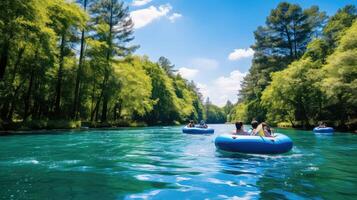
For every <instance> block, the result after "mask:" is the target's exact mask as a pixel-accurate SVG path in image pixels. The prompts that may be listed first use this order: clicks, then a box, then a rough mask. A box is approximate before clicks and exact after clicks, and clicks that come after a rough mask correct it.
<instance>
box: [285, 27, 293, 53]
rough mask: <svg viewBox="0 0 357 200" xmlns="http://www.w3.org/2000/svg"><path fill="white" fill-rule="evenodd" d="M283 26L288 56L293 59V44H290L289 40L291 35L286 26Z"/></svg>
mask: <svg viewBox="0 0 357 200" xmlns="http://www.w3.org/2000/svg"><path fill="white" fill-rule="evenodd" d="M284 28H285V33H286V36H287V37H288V43H289V50H290V58H291V60H293V59H294V53H293V44H292V41H291V36H290V33H289V30H288V28H287V27H286V26H284Z"/></svg>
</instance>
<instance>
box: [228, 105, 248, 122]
mask: <svg viewBox="0 0 357 200" xmlns="http://www.w3.org/2000/svg"><path fill="white" fill-rule="evenodd" d="M247 113H248V106H247V105H246V104H245V103H238V104H237V105H236V106H235V107H234V108H233V109H232V111H231V113H230V116H231V118H230V119H229V121H231V122H236V121H242V122H243V123H249V122H250V121H249V120H251V119H249V118H248V116H247Z"/></svg>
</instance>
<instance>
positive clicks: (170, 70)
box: [157, 56, 177, 76]
mask: <svg viewBox="0 0 357 200" xmlns="http://www.w3.org/2000/svg"><path fill="white" fill-rule="evenodd" d="M157 63H158V64H159V65H160V67H162V68H163V69H164V70H165V72H166V73H167V74H168V75H169V76H173V74H174V72H176V71H177V70H175V69H174V68H175V65H173V64H172V63H171V61H170V60H169V59H168V58H166V57H164V56H161V57H160V58H159V60H158V61H157Z"/></svg>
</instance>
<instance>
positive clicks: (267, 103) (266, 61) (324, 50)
mask: <svg viewBox="0 0 357 200" xmlns="http://www.w3.org/2000/svg"><path fill="white" fill-rule="evenodd" d="M356 18H357V10H356V7H355V6H354V5H348V6H345V7H344V8H341V9H339V10H338V11H337V13H336V14H335V15H333V16H331V17H327V16H326V14H325V13H324V12H321V11H320V10H319V9H318V7H316V6H313V7H310V8H306V9H303V8H301V7H300V6H299V5H296V4H290V3H285V2H283V3H280V4H279V5H278V6H277V8H275V9H273V10H272V11H271V13H270V15H269V16H268V17H267V19H266V23H265V25H264V26H260V27H258V28H257V30H256V31H255V32H254V36H255V44H254V45H253V46H252V48H253V49H254V51H255V54H254V58H253V61H252V66H251V68H250V70H249V74H248V75H247V76H246V77H245V79H244V81H243V83H242V85H241V88H242V89H241V90H240V91H239V100H238V103H237V104H236V105H235V106H234V108H233V109H232V111H231V112H230V114H229V120H230V121H234V120H243V121H245V122H249V121H250V120H252V119H257V120H259V121H268V122H269V123H272V124H275V125H279V126H292V127H301V128H310V127H312V126H314V125H316V124H317V122H318V121H326V122H327V123H328V124H329V125H331V126H335V127H338V128H339V129H349V130H356V129H357V79H356V78H357V20H356Z"/></svg>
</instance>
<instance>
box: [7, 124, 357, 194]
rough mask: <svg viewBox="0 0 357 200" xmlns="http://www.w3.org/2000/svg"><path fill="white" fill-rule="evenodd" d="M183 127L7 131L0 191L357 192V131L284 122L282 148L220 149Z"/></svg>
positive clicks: (221, 128) (222, 130)
mask: <svg viewBox="0 0 357 200" xmlns="http://www.w3.org/2000/svg"><path fill="white" fill-rule="evenodd" d="M212 127H214V128H215V131H216V132H215V134H214V135H208V136H207V135H187V134H183V133H182V132H181V128H182V127H179V126H173V127H171V126H168V127H147V128H126V129H124V128H123V129H117V130H87V131H60V132H59V131H57V132H52V133H50V134H49V133H47V134H43V133H40V132H38V133H36V132H33V133H31V134H26V135H11V136H2V137H0V185H1V187H0V199H61V200H64V199H66V200H68V199H85V200H89V199H94V200H99V199H170V200H171V199H306V198H307V199H344V200H347V199H357V135H354V134H349V133H336V134H335V135H333V136H317V135H315V134H314V133H313V132H312V131H301V130H293V129H278V132H280V133H283V134H286V135H288V136H289V137H290V138H291V139H292V140H293V142H294V147H293V149H292V150H291V151H290V152H289V153H286V154H282V155H246V154H232V153H226V152H221V151H218V150H217V149H216V148H215V145H214V143H213V140H214V138H215V137H216V136H217V135H219V134H223V133H227V132H229V131H231V130H232V129H233V125H212Z"/></svg>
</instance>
